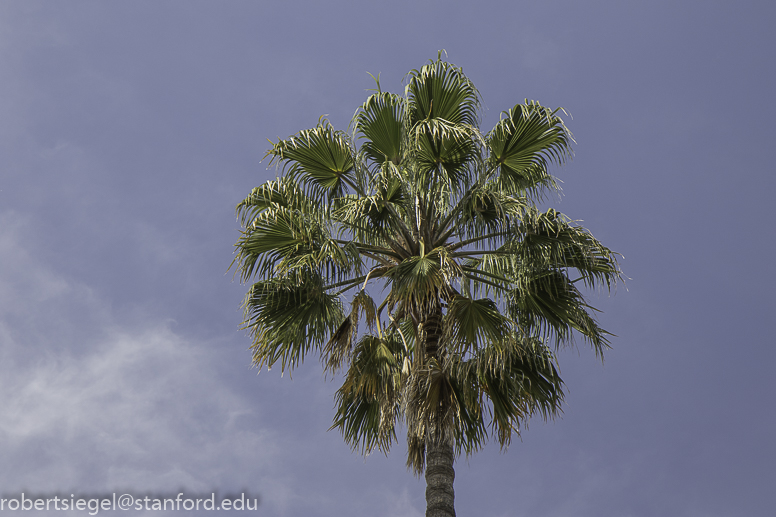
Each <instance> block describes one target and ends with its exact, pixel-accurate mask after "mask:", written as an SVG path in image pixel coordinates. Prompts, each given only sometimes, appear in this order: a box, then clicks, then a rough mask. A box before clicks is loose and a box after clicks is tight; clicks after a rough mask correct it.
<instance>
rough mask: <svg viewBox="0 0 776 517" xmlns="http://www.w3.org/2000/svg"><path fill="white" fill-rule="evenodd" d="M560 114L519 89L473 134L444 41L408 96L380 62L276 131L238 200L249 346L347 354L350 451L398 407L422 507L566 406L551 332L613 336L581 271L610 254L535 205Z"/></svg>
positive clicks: (443, 498) (600, 268)
mask: <svg viewBox="0 0 776 517" xmlns="http://www.w3.org/2000/svg"><path fill="white" fill-rule="evenodd" d="M559 113H562V110H550V109H547V108H545V107H543V106H541V105H539V104H538V103H536V102H529V101H526V102H525V103H523V104H518V105H516V106H514V107H513V108H512V109H510V110H508V111H505V112H504V113H503V114H502V117H501V120H500V121H499V122H498V124H496V126H495V128H494V129H493V130H492V131H490V132H489V133H487V134H482V133H481V132H480V131H479V129H478V123H479V114H480V97H479V92H478V91H477V89H476V88H475V87H474V84H473V83H472V82H471V81H470V80H469V79H468V78H467V77H466V76H465V75H464V73H463V71H462V69H461V68H459V67H457V66H454V65H452V64H450V63H447V62H445V61H443V60H442V57H441V53H440V56H439V57H438V58H437V60H436V61H433V60H432V61H430V62H429V64H427V65H425V66H423V67H421V68H420V69H419V70H412V71H411V72H410V73H409V74H408V76H407V81H406V89H405V93H404V95H396V94H392V93H388V92H383V91H382V90H381V89H380V83H379V80H377V90H376V92H375V93H374V94H373V95H371V96H370V97H368V99H367V100H366V102H365V103H364V104H362V105H361V107H360V108H359V109H358V110H357V112H356V114H355V116H354V118H353V120H352V123H351V128H350V129H351V131H350V132H349V133H346V132H342V131H338V130H335V129H334V128H333V127H332V125H331V124H330V123H329V122H328V121H327V120H325V119H321V120H319V123H318V124H317V125H316V126H315V127H314V128H312V129H308V130H304V131H300V132H299V133H297V134H295V135H293V136H291V137H289V138H287V139H284V140H279V141H278V142H277V143H273V145H272V148H271V149H270V150H269V151H268V152H267V156H269V157H271V162H270V163H272V162H274V163H277V164H278V165H280V166H282V171H283V174H282V175H281V176H279V177H278V178H277V179H276V180H273V181H268V182H267V183H265V184H263V185H261V186H259V187H257V188H255V189H253V191H252V192H251V194H250V195H249V196H248V197H247V198H245V200H243V201H242V202H241V203H240V204H239V205H237V213H238V217H239V220H240V221H241V224H242V225H243V228H244V229H243V231H242V236H241V237H240V239H239V240H238V242H237V244H236V248H237V251H236V258H235V262H234V263H236V264H237V268H238V271H239V273H240V276H241V279H242V281H252V282H254V283H253V284H252V286H251V287H250V289H249V291H248V294H247V296H246V298H245V302H244V309H245V315H244V325H245V328H246V329H247V330H248V332H249V334H250V336H251V337H252V339H253V346H252V349H253V362H254V364H255V365H256V366H258V367H259V368H261V367H263V366H265V365H266V366H267V367H268V368H269V367H272V366H274V365H276V364H278V363H279V364H280V367H281V368H282V369H283V370H285V369H286V368H294V367H296V366H297V365H298V364H299V363H301V362H302V361H303V360H304V358H305V356H306V355H307V354H308V353H309V352H311V351H312V352H315V353H317V354H320V356H321V360H322V362H323V365H324V368H325V369H326V370H327V371H330V372H342V374H343V375H342V377H341V378H343V379H344V380H343V383H342V386H341V387H340V388H339V390H338V391H337V394H336V404H337V412H336V415H335V418H334V425H333V426H332V428H338V429H339V430H340V431H341V432H342V434H343V436H344V439H345V441H346V442H347V443H348V444H350V445H351V446H352V447H353V448H355V449H358V450H360V451H361V452H362V453H365V454H367V453H369V452H370V451H373V450H375V449H377V450H380V451H383V452H386V453H387V451H388V450H389V448H390V447H391V445H392V444H393V443H395V442H396V429H397V426H398V425H400V424H402V423H403V424H404V427H405V428H406V431H407V443H408V457H407V465H408V467H409V468H411V469H412V470H414V472H415V473H416V474H417V475H422V474H423V473H424V472H425V476H426V483H427V489H426V501H427V510H426V515H427V516H453V515H455V510H454V505H453V499H454V492H453V478H454V475H455V472H454V468H453V465H454V459H455V457H457V456H458V455H460V454H461V453H462V452H465V453H466V454H471V453H473V452H475V451H477V450H478V449H479V448H480V447H481V446H482V445H483V444H484V443H485V442H486V441H487V440H488V439H489V438H490V437H495V439H496V440H498V442H499V443H500V445H501V447H502V448H504V447H506V446H508V445H509V443H510V441H511V439H512V437H513V436H514V435H516V434H518V433H519V431H520V429H521V427H523V426H524V425H525V424H526V422H527V420H528V418H529V417H530V416H532V415H540V416H542V417H544V418H545V419H546V418H551V417H553V416H555V415H557V414H558V413H559V411H560V410H561V403H562V401H563V396H564V392H563V382H562V380H561V378H560V377H559V375H558V370H557V368H556V357H555V355H554V352H555V351H556V350H557V349H558V348H559V347H562V346H566V345H570V344H572V343H573V342H574V341H573V340H574V335H578V336H580V337H581V338H582V339H583V340H584V341H586V342H587V343H589V344H590V345H591V346H592V348H593V349H594V350H595V352H596V354H597V355H599V356H600V355H601V354H602V353H603V351H604V349H605V348H607V347H608V341H607V336H608V335H609V334H608V333H607V332H606V331H605V330H603V329H602V328H600V327H599V326H598V324H597V322H596V320H595V318H594V317H593V314H592V313H593V312H594V310H595V309H593V308H592V307H591V306H590V305H588V304H587V302H586V301H585V299H584V298H583V295H582V293H581V292H580V290H579V288H578V286H585V287H586V288H596V287H599V286H605V287H606V288H607V289H611V288H612V286H613V285H614V284H615V283H616V282H617V281H618V280H619V279H620V277H621V275H620V270H619V267H618V265H617V260H616V256H615V254H614V253H613V252H611V251H610V250H609V249H607V248H606V247H604V246H603V245H602V244H601V243H600V242H598V241H597V240H596V239H595V238H594V237H593V236H592V235H591V234H590V232H588V231H587V230H586V229H584V228H582V227H580V226H578V225H576V224H574V222H573V221H571V220H570V219H569V218H567V217H566V216H564V215H563V214H561V213H559V212H557V211H555V210H553V209H549V210H546V211H542V210H539V209H538V208H537V206H536V202H537V201H538V200H540V199H542V197H543V196H544V195H546V194H547V193H548V192H552V191H554V190H556V189H557V188H558V187H557V185H556V183H555V181H554V178H553V176H551V175H550V173H549V172H548V167H549V165H550V164H552V163H555V164H562V163H563V162H564V161H565V160H567V159H568V158H570V157H571V143H572V142H573V139H572V136H571V134H570V132H569V130H568V129H567V128H566V126H565V124H564V122H563V120H562V119H561V117H560V115H559Z"/></svg>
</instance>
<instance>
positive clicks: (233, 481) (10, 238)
mask: <svg viewBox="0 0 776 517" xmlns="http://www.w3.org/2000/svg"><path fill="white" fill-rule="evenodd" d="M26 228H27V225H26V222H25V220H24V219H23V218H22V217H20V216H18V214H12V213H8V212H6V213H3V214H0V263H2V264H3V268H2V269H0V293H1V294H0V339H1V340H2V342H1V345H2V346H1V347H0V350H1V351H0V399H1V400H2V401H3V404H2V405H0V464H2V465H3V467H4V468H3V469H2V472H0V486H2V487H3V494H4V495H6V496H8V495H13V494H14V493H16V494H18V493H20V492H21V491H26V492H27V493H54V492H58V493H64V492H67V493H72V492H76V493H81V494H83V493H92V494H94V493H107V492H110V491H113V490H126V491H131V492H134V493H147V492H156V493H161V492H166V493H172V492H175V491H177V490H180V489H185V490H186V491H188V492H200V493H209V492H210V491H213V490H216V491H221V492H223V491H231V492H234V491H235V490H241V489H247V490H251V491H252V492H253V493H257V494H260V495H261V496H262V498H263V503H262V506H263V507H265V506H270V507H273V506H275V507H282V506H283V504H284V500H285V499H287V498H288V497H289V493H290V490H289V489H288V488H287V487H284V486H283V481H282V479H283V476H282V472H276V470H277V469H276V465H277V463H278V454H279V451H280V448H279V447H278V446H277V442H278V438H277V437H276V436H273V434H272V432H271V431H267V430H266V428H265V427H264V426H262V425H261V424H260V423H259V421H258V417H259V415H258V414H257V406H256V404H253V403H252V402H251V401H250V400H248V399H246V398H245V397H244V396H242V395H241V394H240V393H239V391H238V390H237V389H236V388H235V387H233V386H232V385H230V383H229V382H226V381H227V380H226V379H224V378H223V373H222V372H219V370H218V369H217V367H216V366H217V364H218V361H216V356H215V354H216V353H217V352H218V349H217V347H215V346H213V344H212V343H206V342H197V341H196V340H192V339H187V338H184V337H182V336H181V335H178V334H176V333H175V332H173V331H172V330H171V329H170V328H169V325H166V324H165V323H164V322H145V323H144V324H143V325H140V326H137V324H135V325H136V326H135V327H134V328H126V326H125V325H124V326H122V324H121V322H118V321H116V320H117V318H116V316H115V315H114V314H112V312H111V309H110V305H109V304H107V303H105V302H104V301H103V300H101V299H99V297H98V296H97V295H96V294H95V293H94V291H93V290H91V289H90V288H89V287H88V286H85V285H82V284H79V283H77V282H75V281H73V280H71V279H67V278H64V277H63V276H61V275H59V274H57V272H56V270H55V269H54V268H52V267H51V266H49V265H48V264H47V263H46V262H45V261H44V260H42V259H39V258H37V257H35V256H34V254H32V253H30V252H29V251H28V248H27V247H25V243H24V235H26V233H25V229H26ZM281 470H282V469H281ZM270 480H271V482H270ZM265 481H266V482H267V483H271V485H272V486H273V487H274V488H273V492H272V493H268V494H265V493H264V486H265V485H263V484H264V483H265ZM266 486H269V485H266Z"/></svg>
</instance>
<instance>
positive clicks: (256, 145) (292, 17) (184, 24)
mask: <svg viewBox="0 0 776 517" xmlns="http://www.w3.org/2000/svg"><path fill="white" fill-rule="evenodd" d="M775 22H776V8H775V7H773V6H771V5H770V4H767V3H766V2H748V1H742V2H736V3H732V2H714V1H705V2H699V1H682V2H675V1H673V2H668V1H652V2H607V1H594V2H574V1H543V2H488V1H483V2H479V3H477V4H476V5H475V4H474V3H472V2H457V1H441V0H436V1H426V0H417V1H413V2H409V1H396V2H390V3H385V4H378V3H373V4H368V3H364V2H347V1H332V2H314V1H289V2H284V3H277V2H260V1H255V2H249V1H226V2H203V1H186V2H184V1H165V2H158V1H154V2H150V1H134V2H93V1H70V2H39V1H35V0H27V1H25V2H0V77H2V81H0V157H2V158H1V159H0V167H1V168H0V398H1V400H2V401H3V402H2V404H0V464H2V465H3V469H0V470H1V471H0V490H1V491H2V494H5V495H11V496H13V495H14V494H17V493H19V492H21V491H23V490H24V491H27V492H28V493H38V494H47V493H55V492H59V493H72V492H77V493H89V494H95V493H110V492H112V491H121V490H124V491H130V492H133V493H138V494H141V493H143V494H144V493H149V492H154V493H177V491H178V490H179V489H185V491H187V492H192V493H193V492H199V493H203V492H210V491H218V492H219V493H222V494H223V493H229V492H235V491H240V490H247V491H250V492H251V493H256V494H259V495H260V496H261V498H262V502H261V506H260V509H259V511H258V512H257V513H258V514H259V515H272V516H309V515H316V516H322V517H328V516H335V515H336V516H338V517H341V516H350V515H364V514H369V515H375V516H380V517H393V516H399V515H406V516H415V515H422V514H423V511H424V501H423V491H424V484H423V481H422V480H418V479H416V478H414V477H413V476H412V474H411V473H410V472H408V471H407V470H406V468H405V467H404V461H405V458H404V452H405V450H404V446H403V444H402V443H401V442H400V443H399V444H398V445H397V446H396V447H395V449H394V450H393V451H392V453H391V454H390V455H389V456H388V457H384V456H382V455H379V454H377V455H373V456H370V457H369V458H367V459H366V460H364V459H363V458H362V457H360V456H359V455H358V454H356V453H353V452H351V451H350V450H349V448H348V447H347V446H346V445H345V444H344V443H343V442H342V440H341V437H340V436H339V434H338V433H337V432H336V431H331V432H327V429H328V427H329V426H330V425H331V419H332V416H333V399H332V395H333V392H334V391H335V390H336V385H335V384H334V383H332V382H330V381H326V380H325V379H324V378H323V375H322V373H321V371H320V367H319V364H317V362H316V361H315V360H312V361H310V362H309V363H308V364H306V365H304V367H302V368H301V369H300V370H298V371H297V372H295V373H294V374H293V378H289V376H288V375H285V376H283V377H282V378H281V375H280V373H279V372H276V371H275V370H273V371H271V372H262V373H261V374H260V375H257V371H256V370H255V369H251V367H250V352H249V350H248V346H249V344H250V342H249V339H248V337H247V336H246V335H245V334H244V333H242V332H241V331H239V330H238V328H239V324H240V317H241V313H240V310H239V305H240V302H241V299H242V296H243V294H244V292H245V290H246V287H245V286H243V285H240V284H239V283H238V282H237V281H235V280H233V278H232V274H231V273H226V271H227V268H228V267H229V264H230V262H231V260H232V249H233V244H234V242H235V241H236V239H237V237H238V224H237V222H236V221H235V216H234V206H235V205H236V203H237V202H239V201H240V200H241V199H242V198H243V197H244V196H245V195H247V193H248V192H249V191H250V189H251V188H252V187H254V186H256V185H258V184H260V183H262V182H264V181H266V180H268V179H271V178H273V177H274V176H275V174H276V171H275V170H274V169H267V162H266V161H265V162H262V157H263V155H264V152H265V150H266V148H267V146H268V145H269V144H268V142H267V139H276V138H278V137H286V136H288V135H290V134H292V133H295V132H296V131H298V130H300V129H304V128H308V127H311V126H313V125H314V124H315V123H316V122H317V120H318V118H319V117H320V116H321V115H327V116H328V117H329V118H330V120H331V121H332V122H333V123H334V124H335V126H337V127H339V128H343V129H344V128H345V127H346V125H347V123H348V121H349V119H350V117H351V116H352V114H353V113H354V111H355V109H356V107H357V106H358V105H359V104H360V103H361V102H362V101H363V100H364V99H365V98H366V96H367V95H368V91H367V90H368V89H370V88H373V86H374V82H373V80H372V79H371V78H370V76H369V75H368V73H367V72H369V73H372V74H374V75H377V74H378V73H379V74H381V82H382V86H383V88H384V89H386V90H391V91H395V92H400V91H402V88H403V84H402V79H403V78H404V76H405V74H406V73H407V72H408V71H409V70H410V69H412V68H417V67H419V66H422V65H423V64H424V63H425V62H427V61H428V60H429V59H431V58H435V57H436V55H437V51H438V50H440V49H445V50H446V51H447V55H448V59H449V60H450V61H451V62H453V63H456V64H458V65H460V66H462V67H463V69H464V70H465V72H466V73H467V75H468V76H469V77H470V78H471V79H472V80H473V81H474V82H475V84H476V85H477V87H478V88H479V90H480V92H481V94H482V96H483V101H484V105H485V108H486V111H485V113H484V117H483V128H484V129H486V130H487V129H489V128H490V127H492V125H493V124H494V122H495V121H496V120H497V119H498V114H499V113H500V112H501V111H502V110H505V109H508V108H510V107H512V106H513V105H514V104H516V103H518V102H522V101H523V99H525V98H529V99H535V100H538V101H539V102H541V103H542V104H544V105H546V106H550V107H558V106H562V107H564V108H565V109H566V110H567V111H568V113H569V114H570V117H569V119H568V120H567V123H568V125H569V127H570V128H571V130H572V132H573V133H574V135H575V138H576V140H577V145H576V147H575V159H574V160H573V162H571V163H569V164H567V165H566V166H564V167H562V168H559V169H556V170H555V171H554V172H555V174H556V175H557V176H558V177H559V178H560V179H561V180H562V181H563V189H564V193H565V195H564V197H563V198H562V199H561V200H552V204H553V205H554V206H555V207H556V208H558V209H559V210H561V211H562V212H564V213H566V214H567V215H569V216H570V217H572V218H574V219H580V220H583V221H584V222H583V224H584V225H585V226H586V227H587V228H589V229H590V230H591V231H592V232H593V234H594V235H595V236H596V237H597V238H599V239H600V240H602V241H603V242H604V243H605V244H606V245H607V246H609V247H610V248H612V249H614V250H616V251H619V252H620V253H622V254H623V255H624V260H623V261H622V267H623V269H624V271H625V273H626V275H627V276H628V277H629V278H630V280H628V281H627V283H626V287H627V290H626V289H625V288H623V287H620V288H619V289H618V291H617V293H616V295H614V296H612V297H609V296H607V295H606V294H605V293H603V294H600V295H596V294H595V293H594V294H593V295H592V297H591V299H592V300H593V302H594V304H595V305H597V306H599V307H601V308H602V309H603V310H604V312H603V314H602V315H601V318H600V319H601V322H602V325H603V326H604V327H605V328H607V329H608V330H610V331H612V332H613V333H615V334H616V335H617V337H616V338H615V339H614V340H613V349H612V350H611V351H610V352H609V353H608V354H607V356H606V362H605V364H604V365H603V366H602V365H601V364H600V363H599V362H597V361H596V359H595V357H594V354H593V353H592V352H590V351H588V350H585V349H580V350H579V351H569V352H564V353H563V354H562V356H561V367H562V373H563V375H564V378H565V380H566V383H567V385H568V388H569V393H568V396H567V407H566V409H565V413H564V416H563V417H562V418H560V419H558V420H556V421H555V422H553V423H546V424H545V423H543V422H542V421H540V420H535V421H532V422H531V424H530V426H529V430H528V431H527V432H525V433H524V434H523V437H522V441H519V440H516V441H515V442H514V443H513V445H512V446H511V447H510V449H509V451H508V452H507V453H506V454H501V453H500V452H499V450H498V446H497V445H496V444H491V445H489V446H488V447H487V448H486V449H485V450H484V451H482V452H480V453H478V454H477V455H475V456H472V457H471V458H469V459H468V460H467V459H465V458H462V459H460V460H459V462H458V463H457V469H456V485H455V486H456V507H457V511H458V515H462V516H463V515H474V514H477V515H484V516H507V515H530V516H532V517H565V516H575V517H599V516H616V517H651V516H661V517H662V516H666V515H670V516H676V517H696V516H698V517H700V516H703V517H728V516H730V517H737V516H739V515H747V516H750V517H760V516H762V517H765V516H770V515H772V514H773V508H772V506H773V505H772V502H771V497H770V493H771V491H772V488H773V479H774V477H773V473H772V465H773V463H774V461H775V460H776V446H775V445H774V443H773V438H772V437H773V436H774V434H776V416H774V411H773V406H774V396H775V395H776V376H774V375H773V373H772V371H771V365H772V364H774V363H775V362H776V348H775V347H774V337H773V332H772V330H771V326H772V319H773V317H774V309H775V308H776V305H775V304H774V302H773V298H772V296H773V295H772V293H773V291H774V288H776V282H775V281H774V279H773V276H772V275H770V274H769V273H768V271H769V270H770V269H771V268H770V267H766V266H767V265H768V261H769V259H770V258H771V257H773V256H774V255H775V254H776V244H774V236H775V235H774V231H773V224H772V218H773V215H772V214H773V206H774V203H773V200H772V196H773V193H774V192H776V179H774V178H775V175H774V174H773V146H774V137H775V136H776V131H775V130H774V128H773V119H774V115H776V101H775V100H774V96H773V92H774V91H776V72H774V69H773V66H772V61H773V56H774V51H776V36H774V32H773V25H774V23H775Z"/></svg>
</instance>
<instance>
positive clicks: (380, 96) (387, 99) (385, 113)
mask: <svg viewBox="0 0 776 517" xmlns="http://www.w3.org/2000/svg"><path fill="white" fill-rule="evenodd" d="M405 106H406V102H405V100H404V98H402V97H400V96H399V95H395V94H391V93H383V92H380V93H376V94H374V95H371V96H370V97H369V98H368V99H367V100H366V102H365V103H364V104H362V105H361V107H360V108H359V111H358V112H357V113H356V117H355V118H354V129H355V131H356V133H359V134H360V136H361V138H363V139H365V140H366V141H365V142H364V144H363V145H362V146H361V151H362V152H363V153H364V154H365V155H366V156H367V158H368V159H370V160H372V161H373V162H375V163H378V164H380V163H383V162H385V161H390V162H391V163H393V164H395V165H398V164H399V163H400V162H401V160H402V154H403V151H404V150H403V147H404V139H405V137H406V135H405V132H406V129H405V125H404V117H405V113H404V110H405Z"/></svg>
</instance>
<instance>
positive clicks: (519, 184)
mask: <svg viewBox="0 0 776 517" xmlns="http://www.w3.org/2000/svg"><path fill="white" fill-rule="evenodd" d="M558 112H562V110H561V109H556V110H549V109H548V108H545V107H543V106H541V105H539V104H538V103H537V102H535V101H528V100H526V102H525V104H517V105H515V107H513V108H512V109H511V110H509V111H505V112H504V113H502V119H501V120H500V121H499V123H498V124H497V125H496V127H495V128H493V130H492V131H491V132H490V133H488V135H487V136H486V140H487V145H488V149H489V151H490V156H489V162H490V164H491V165H492V166H493V167H497V168H498V171H499V182H500V184H501V186H502V188H504V189H505V190H506V191H511V192H523V191H528V192H536V191H541V190H542V189H544V188H557V185H556V184H555V180H554V179H553V178H552V176H551V175H550V174H549V172H548V166H549V164H550V163H557V164H563V163H564V162H565V161H566V160H567V159H569V158H571V156H572V151H571V143H572V142H573V141H574V138H573V136H572V135H571V132H570V131H569V130H568V128H566V125H565V123H564V122H563V119H562V118H561V117H560V116H559V115H558V114H557V113H558Z"/></svg>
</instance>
